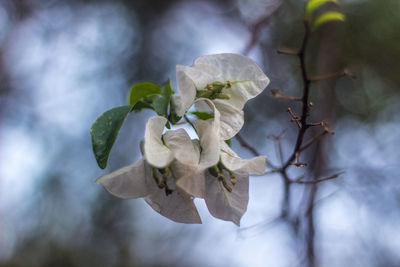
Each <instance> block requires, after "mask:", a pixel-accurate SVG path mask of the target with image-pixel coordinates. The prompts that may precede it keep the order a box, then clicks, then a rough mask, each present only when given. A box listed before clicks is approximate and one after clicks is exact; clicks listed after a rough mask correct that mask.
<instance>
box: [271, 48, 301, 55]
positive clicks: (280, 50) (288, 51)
mask: <svg viewBox="0 0 400 267" xmlns="http://www.w3.org/2000/svg"><path fill="white" fill-rule="evenodd" d="M276 52H278V54H284V55H290V56H298V55H299V54H300V51H299V50H295V49H291V48H287V47H279V48H278V49H277V50H276Z"/></svg>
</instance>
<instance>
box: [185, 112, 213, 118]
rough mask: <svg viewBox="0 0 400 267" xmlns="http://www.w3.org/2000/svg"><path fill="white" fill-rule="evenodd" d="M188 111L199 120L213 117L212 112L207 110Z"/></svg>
mask: <svg viewBox="0 0 400 267" xmlns="http://www.w3.org/2000/svg"><path fill="white" fill-rule="evenodd" d="M190 113H191V114H193V115H195V116H196V117H197V118H199V119H200V120H208V119H211V118H214V114H211V113H208V112H200V111H193V112H190Z"/></svg>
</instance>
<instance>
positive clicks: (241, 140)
mask: <svg viewBox="0 0 400 267" xmlns="http://www.w3.org/2000/svg"><path fill="white" fill-rule="evenodd" d="M235 137H236V139H237V140H238V142H239V144H240V145H241V146H242V147H244V148H246V149H247V150H248V151H250V152H251V153H252V154H253V155H254V156H260V155H261V154H260V152H258V151H257V149H255V148H254V147H253V146H251V145H250V144H249V143H247V142H246V140H244V138H243V137H242V136H241V135H240V134H237V135H235Z"/></svg>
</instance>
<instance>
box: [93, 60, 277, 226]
mask: <svg viewBox="0 0 400 267" xmlns="http://www.w3.org/2000/svg"><path fill="white" fill-rule="evenodd" d="M177 79H178V88H179V92H180V95H179V96H176V95H174V96H173V103H174V107H175V110H176V113H177V115H178V116H183V115H184V114H185V113H186V112H187V110H188V109H189V108H190V107H191V106H192V105H193V104H195V106H196V109H197V111H203V112H209V113H212V115H213V118H210V119H208V120H200V119H199V120H197V121H195V122H194V128H195V130H196V132H197V134H198V137H199V139H198V140H197V139H195V140H192V139H191V138H190V136H189V135H188V133H187V132H186V131H185V130H184V129H177V130H170V131H166V132H164V129H165V125H166V123H167V122H168V120H167V119H166V118H165V117H161V116H156V117H152V118H150V119H149V120H148V122H147V124H146V130H145V138H144V143H143V149H142V153H143V158H142V159H140V160H139V161H138V162H136V163H134V164H132V165H129V166H126V167H124V168H122V169H119V170H116V171H114V172H112V173H110V174H108V175H105V176H103V177H100V178H99V179H98V180H97V182H98V183H100V184H101V185H103V186H104V188H105V189H106V190H107V191H108V192H110V193H111V194H113V195H115V196H117V197H120V198H140V197H143V198H144V199H145V201H146V202H147V203H148V204H149V205H150V206H151V207H152V208H153V209H154V210H155V211H157V212H158V213H160V214H161V215H163V216H165V217H167V218H169V219H171V220H173V221H176V222H183V223H201V219H200V217H199V214H198V212H197V209H196V207H195V205H194V202H193V198H194V197H198V198H203V199H204V200H205V202H206V205H207V208H208V210H209V211H210V213H211V214H212V215H213V216H214V217H216V218H219V219H222V220H226V221H232V222H234V223H235V224H237V225H240V219H241V217H242V216H243V214H244V212H245V211H246V209H247V204H248V201H249V174H263V173H264V172H265V165H266V158H265V157H263V156H259V157H255V158H252V159H242V158H240V157H239V156H238V155H237V154H236V153H235V152H234V151H233V150H232V149H231V148H230V147H229V146H228V145H227V144H226V143H225V141H224V140H228V139H230V138H232V137H233V136H235V135H236V134H237V133H238V132H239V130H240V129H241V127H242V126H243V122H244V118H243V110H242V109H243V107H244V105H245V103H246V101H247V100H249V99H251V98H253V97H255V96H257V95H258V94H259V93H261V92H262V91H263V90H264V88H265V87H266V86H267V85H268V83H269V79H268V78H267V76H265V74H264V73H263V72H262V71H261V69H260V68H259V67H258V66H257V64H256V63H255V62H253V61H252V60H250V59H248V58H246V57H244V56H242V55H238V54H218V55H210V56H203V57H200V58H198V59H196V60H195V62H194V65H193V66H192V67H187V66H181V65H178V66H177Z"/></svg>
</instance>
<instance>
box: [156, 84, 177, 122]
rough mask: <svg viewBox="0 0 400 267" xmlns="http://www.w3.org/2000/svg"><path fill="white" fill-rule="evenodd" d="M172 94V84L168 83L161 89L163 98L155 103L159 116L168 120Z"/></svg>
mask: <svg viewBox="0 0 400 267" xmlns="http://www.w3.org/2000/svg"><path fill="white" fill-rule="evenodd" d="M172 93H173V90H172V88H171V82H170V81H168V82H167V83H165V84H164V85H163V86H162V87H161V96H160V97H159V98H157V99H156V100H154V101H153V107H154V110H155V111H156V112H157V114H158V115H159V116H163V117H165V118H168V106H169V103H170V102H171V95H172Z"/></svg>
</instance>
